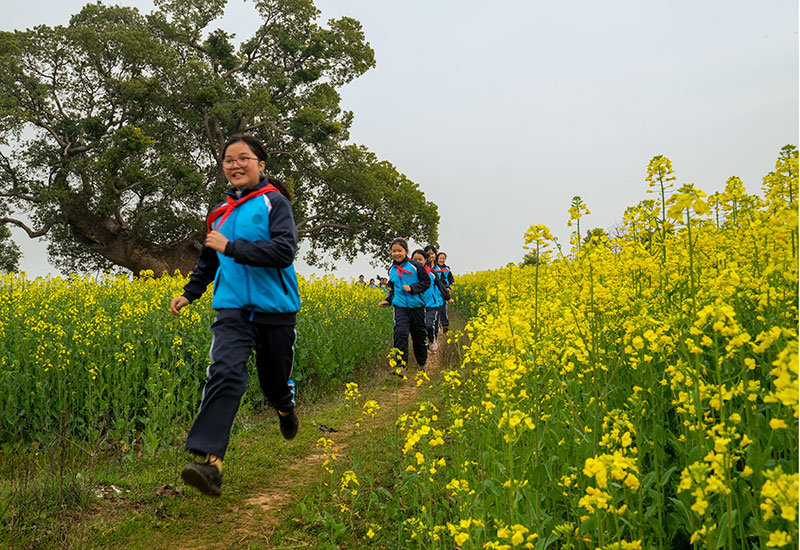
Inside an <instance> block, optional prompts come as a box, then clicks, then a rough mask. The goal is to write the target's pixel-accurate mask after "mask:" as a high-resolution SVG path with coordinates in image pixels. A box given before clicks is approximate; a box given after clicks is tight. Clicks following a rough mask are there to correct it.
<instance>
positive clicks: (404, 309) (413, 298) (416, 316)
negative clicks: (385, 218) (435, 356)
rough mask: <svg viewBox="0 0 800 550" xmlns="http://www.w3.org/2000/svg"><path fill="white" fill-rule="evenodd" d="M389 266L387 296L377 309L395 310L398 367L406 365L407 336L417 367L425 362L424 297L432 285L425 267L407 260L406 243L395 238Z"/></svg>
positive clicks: (402, 239)
mask: <svg viewBox="0 0 800 550" xmlns="http://www.w3.org/2000/svg"><path fill="white" fill-rule="evenodd" d="M391 253H392V265H391V267H390V268H389V282H388V287H389V295H388V296H386V299H385V300H383V301H382V302H380V303H379V304H378V305H379V306H381V307H387V306H389V305H392V306H394V331H393V332H394V347H395V348H397V349H399V350H400V357H399V360H400V365H401V366H405V365H406V356H407V355H408V335H409V333H411V339H412V341H413V343H414V357H415V358H416V360H417V364H418V365H419V366H420V367H424V366H425V362H426V361H427V360H428V347H427V346H426V345H425V300H424V298H423V293H424V292H425V291H426V290H427V289H428V287H430V285H431V281H430V278H429V277H428V272H427V271H425V266H423V265H422V264H421V263H419V262H417V261H414V260H411V259H409V257H408V242H407V241H406V240H405V239H404V238H402V237H397V238H396V239H395V240H393V241H392V247H391Z"/></svg>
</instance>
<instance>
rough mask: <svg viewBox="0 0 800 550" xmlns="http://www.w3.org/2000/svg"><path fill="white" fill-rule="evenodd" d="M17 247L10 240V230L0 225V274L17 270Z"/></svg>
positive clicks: (18, 254)
mask: <svg viewBox="0 0 800 550" xmlns="http://www.w3.org/2000/svg"><path fill="white" fill-rule="evenodd" d="M20 256H21V253H20V250H19V247H18V246H17V244H16V243H15V242H14V241H12V240H11V230H10V229H9V228H8V227H6V226H5V225H0V272H2V273H9V272H12V271H17V270H18V269H19V257H20Z"/></svg>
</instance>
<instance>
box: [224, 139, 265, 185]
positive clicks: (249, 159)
mask: <svg viewBox="0 0 800 550" xmlns="http://www.w3.org/2000/svg"><path fill="white" fill-rule="evenodd" d="M266 166H267V165H266V163H265V162H264V161H263V160H258V157H256V155H255V153H253V151H252V150H251V149H250V146H249V145H247V143H245V142H244V141H237V142H236V143H232V144H230V145H229V146H228V148H227V149H226V150H225V157H224V158H223V159H222V169H223V170H225V178H226V179H227V180H228V181H229V182H230V184H231V185H233V186H234V187H235V188H236V189H237V190H241V189H243V188H245V187H246V188H247V189H252V188H253V187H255V186H256V185H257V184H258V182H259V181H260V179H261V178H260V176H259V173H260V172H261V171H262V170H263V169H264V168H266Z"/></svg>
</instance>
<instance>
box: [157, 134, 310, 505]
mask: <svg viewBox="0 0 800 550" xmlns="http://www.w3.org/2000/svg"><path fill="white" fill-rule="evenodd" d="M266 160H267V152H266V149H265V148H264V145H263V144H262V143H261V142H260V141H258V140H257V139H255V138H253V137H251V136H246V135H237V136H232V137H231V138H230V139H228V141H227V143H226V144H225V146H224V147H223V149H222V168H223V170H224V171H225V177H226V178H227V179H228V181H229V182H230V184H231V185H232V186H233V187H232V188H231V189H229V190H228V191H226V202H223V203H222V204H221V205H218V206H217V207H216V208H215V209H214V210H213V211H212V212H211V214H210V215H209V218H208V222H207V223H208V234H207V235H206V239H205V245H204V246H203V247H202V249H201V250H200V258H199V259H198V260H197V264H196V265H195V266H194V269H193V270H192V274H191V276H190V277H189V282H188V283H187V284H186V286H185V287H183V295H181V296H177V297H175V298H173V299H172V301H171V302H170V306H169V311H170V313H172V315H180V312H181V309H183V308H184V307H186V306H188V305H189V304H190V303H191V302H192V301H194V300H195V299H197V298H199V297H200V296H201V295H202V294H203V292H204V291H205V290H206V287H207V286H208V285H209V284H210V283H211V282H212V281H213V282H214V299H213V301H212V307H213V308H214V309H215V310H217V316H216V319H215V321H214V324H213V325H211V332H212V334H213V335H214V338H213V340H212V343H211V353H210V356H211V364H210V365H209V366H208V368H207V369H206V377H207V382H206V386H205V388H204V389H203V398H202V402H201V404H200V411H199V412H198V413H197V418H196V419H195V421H194V424H193V425H192V429H191V430H190V431H189V436H188V437H187V439H186V450H187V451H189V452H191V453H194V454H196V455H199V456H201V457H205V459H206V461H205V463H194V462H192V463H189V464H187V465H186V467H185V468H184V469H183V472H182V474H181V476H182V477H183V480H184V481H185V482H186V483H187V484H188V485H192V486H194V487H197V488H198V489H199V490H200V491H202V492H203V493H205V494H207V495H212V496H219V495H220V492H221V486H222V460H223V458H225V451H226V449H227V448H228V440H229V439H230V434H231V425H232V424H233V419H234V417H235V416H236V412H237V410H238V409H239V402H240V401H241V399H242V395H243V394H244V392H245V390H246V389H247V378H248V376H247V359H248V357H249V356H250V353H251V352H252V351H253V350H254V349H255V351H256V369H257V371H258V381H259V383H260V385H261V390H262V392H263V393H264V396H265V397H266V398H267V401H268V402H269V403H270V405H272V406H273V407H274V408H275V409H276V410H277V411H278V419H279V421H280V429H281V434H283V437H285V438H286V439H292V438H293V437H294V436H295V435H296V434H297V429H298V427H299V420H298V419H297V414H296V413H295V410H294V382H293V381H292V379H291V376H292V363H293V360H294V344H295V340H296V333H295V330H294V327H295V318H296V316H297V312H298V311H299V310H300V295H299V293H298V290H297V275H296V274H295V271H294V267H293V266H292V262H293V261H294V256H295V253H296V252H297V229H296V228H295V223H294V218H293V216H292V206H291V204H290V202H289V201H290V200H291V196H290V194H289V191H288V190H287V189H286V187H285V186H284V185H283V183H282V182H280V181H278V180H273V179H271V178H267V177H265V176H262V175H261V172H263V171H264V169H265V168H266Z"/></svg>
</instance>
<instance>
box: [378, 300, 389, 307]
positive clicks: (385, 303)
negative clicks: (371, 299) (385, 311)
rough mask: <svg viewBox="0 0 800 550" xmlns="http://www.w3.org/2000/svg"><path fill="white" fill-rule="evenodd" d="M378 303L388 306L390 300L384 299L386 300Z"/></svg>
mask: <svg viewBox="0 0 800 550" xmlns="http://www.w3.org/2000/svg"><path fill="white" fill-rule="evenodd" d="M378 305H379V306H381V307H386V306H388V305H389V302H388V301H387V300H384V301H382V302H380V303H379V304H378Z"/></svg>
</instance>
